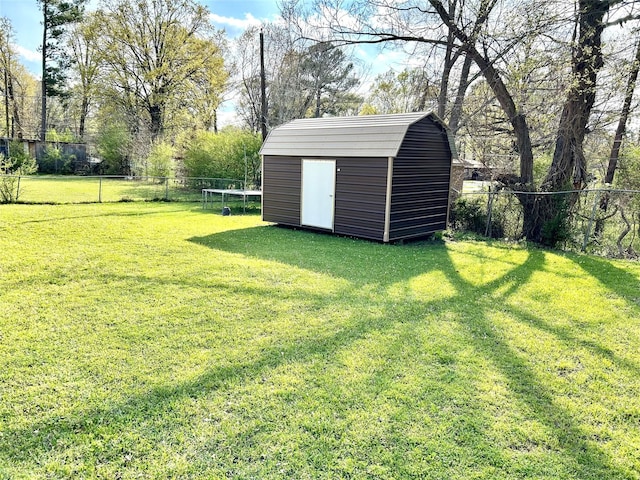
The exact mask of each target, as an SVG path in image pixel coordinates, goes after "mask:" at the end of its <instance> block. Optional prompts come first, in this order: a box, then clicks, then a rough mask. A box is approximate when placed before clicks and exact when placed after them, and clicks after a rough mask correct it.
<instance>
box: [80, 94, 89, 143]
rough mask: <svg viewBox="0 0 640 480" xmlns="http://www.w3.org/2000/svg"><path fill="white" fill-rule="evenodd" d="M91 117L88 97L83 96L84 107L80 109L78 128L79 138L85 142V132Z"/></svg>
mask: <svg viewBox="0 0 640 480" xmlns="http://www.w3.org/2000/svg"><path fill="white" fill-rule="evenodd" d="M88 115H89V99H88V98H87V96H86V95H83V96H82V105H81V107H80V126H79V127H78V136H79V137H80V140H84V130H85V123H86V120H87V116H88Z"/></svg>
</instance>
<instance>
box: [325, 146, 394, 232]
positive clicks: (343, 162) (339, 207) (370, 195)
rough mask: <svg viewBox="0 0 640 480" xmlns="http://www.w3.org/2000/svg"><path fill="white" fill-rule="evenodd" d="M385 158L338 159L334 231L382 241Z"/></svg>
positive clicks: (384, 201)
mask: <svg viewBox="0 0 640 480" xmlns="http://www.w3.org/2000/svg"><path fill="white" fill-rule="evenodd" d="M387 161H388V160H387V158H338V159H337V160H336V203H335V205H336V207H335V218H334V231H335V232H336V233H338V234H341V235H351V236H354V237H359V238H367V239H370V240H378V241H382V240H383V236H384V220H385V205H386V193H387Z"/></svg>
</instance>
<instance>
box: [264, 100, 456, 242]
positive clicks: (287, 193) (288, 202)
mask: <svg viewBox="0 0 640 480" xmlns="http://www.w3.org/2000/svg"><path fill="white" fill-rule="evenodd" d="M260 153H261V155H262V218H263V219H264V220H265V221H269V222H275V223H279V224H283V225H290V226H296V227H306V228H311V229H320V230H324V231H330V232H334V233H336V234H340V235H349V236H354V237H360V238H367V239H371V240H377V241H382V242H393V241H397V240H401V239H406V238H412V237H421V236H425V235H428V234H430V233H433V232H436V231H440V230H444V229H445V228H446V226H447V215H448V209H449V186H450V180H451V165H452V159H453V158H454V157H455V148H454V146H453V142H452V140H451V137H450V135H449V134H448V131H447V128H446V127H445V125H444V124H443V123H442V121H441V120H440V119H439V118H438V117H437V116H436V115H434V114H432V113H423V112H422V113H407V114H397V115H368V116H360V117H334V118H314V119H301V120H294V121H293V122H290V123H287V124H285V125H282V126H280V127H278V128H275V129H274V130H273V131H272V132H271V133H270V134H269V136H268V137H267V139H266V141H265V142H264V144H263V146H262V149H261V150H260Z"/></svg>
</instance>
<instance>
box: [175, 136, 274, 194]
mask: <svg viewBox="0 0 640 480" xmlns="http://www.w3.org/2000/svg"><path fill="white" fill-rule="evenodd" d="M261 145H262V141H261V139H260V137H259V136H258V135H256V134H253V133H251V132H246V131H242V130H237V129H228V130H224V131H222V132H220V133H217V134H216V133H213V132H203V131H201V132H197V133H196V134H195V136H194V138H193V139H192V140H191V141H189V142H188V144H187V146H186V147H185V154H184V170H185V175H186V176H188V177H208V178H235V179H245V178H246V179H247V183H249V184H254V185H259V184H260V155H259V154H258V152H259V150H260V146H261Z"/></svg>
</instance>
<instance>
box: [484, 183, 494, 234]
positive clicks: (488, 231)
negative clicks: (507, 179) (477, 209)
mask: <svg viewBox="0 0 640 480" xmlns="http://www.w3.org/2000/svg"><path fill="white" fill-rule="evenodd" d="M492 214H493V193H492V192H491V185H489V198H488V199H487V227H486V228H485V230H484V236H485V237H490V236H491V215H492Z"/></svg>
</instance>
